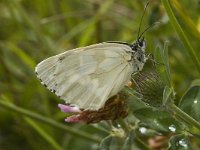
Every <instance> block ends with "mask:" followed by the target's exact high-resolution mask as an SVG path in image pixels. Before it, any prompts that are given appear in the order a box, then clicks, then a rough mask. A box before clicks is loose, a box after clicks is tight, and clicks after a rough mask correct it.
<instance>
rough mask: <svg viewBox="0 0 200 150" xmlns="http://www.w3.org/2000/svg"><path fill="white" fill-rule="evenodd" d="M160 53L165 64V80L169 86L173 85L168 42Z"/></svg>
mask: <svg viewBox="0 0 200 150" xmlns="http://www.w3.org/2000/svg"><path fill="white" fill-rule="evenodd" d="M159 50H160V55H161V58H162V60H163V63H164V65H165V72H164V73H165V80H166V82H167V85H168V86H169V87H172V84H171V76H170V68H169V57H168V42H165V44H164V49H159Z"/></svg>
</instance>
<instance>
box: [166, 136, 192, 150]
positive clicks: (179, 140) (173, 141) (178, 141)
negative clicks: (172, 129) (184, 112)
mask: <svg viewBox="0 0 200 150" xmlns="http://www.w3.org/2000/svg"><path fill="white" fill-rule="evenodd" d="M168 150H191V145H190V142H189V139H188V137H187V136H186V135H184V134H179V135H175V136H172V137H171V138H170V141H169V147H168Z"/></svg>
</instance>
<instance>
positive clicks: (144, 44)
mask: <svg viewBox="0 0 200 150" xmlns="http://www.w3.org/2000/svg"><path fill="white" fill-rule="evenodd" d="M138 46H139V47H141V48H145V47H146V42H145V40H141V41H138Z"/></svg>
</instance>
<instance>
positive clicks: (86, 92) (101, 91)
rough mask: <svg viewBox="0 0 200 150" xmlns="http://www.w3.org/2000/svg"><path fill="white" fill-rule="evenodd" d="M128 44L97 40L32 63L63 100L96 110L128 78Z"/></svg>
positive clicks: (129, 75)
mask: <svg viewBox="0 0 200 150" xmlns="http://www.w3.org/2000/svg"><path fill="white" fill-rule="evenodd" d="M130 51H131V48H130V47H129V46H128V45H125V44H118V43H106V42H105V43H100V44H94V45H91V46H87V47H83V48H77V49H73V50H69V51H66V52H64V53H62V54H59V55H56V56H53V57H50V58H48V59H46V60H44V61H42V62H41V63H39V64H38V65H37V67H36V73H37V76H38V78H39V79H40V80H41V81H42V83H43V84H44V85H45V86H46V87H47V88H48V89H49V90H51V91H52V92H54V93H55V94H56V95H57V96H59V97H61V98H62V99H64V100H65V102H66V103H72V104H77V105H78V106H79V107H80V108H83V109H93V110H98V109H99V108H101V107H102V106H103V104H104V103H105V101H106V100H107V99H108V98H110V97H111V96H113V95H115V94H117V93H118V92H119V90H121V89H122V88H123V87H124V85H125V84H126V83H127V82H128V80H130V77H131V73H132V72H133V70H132V65H131V63H129V60H130V59H131V54H130Z"/></svg>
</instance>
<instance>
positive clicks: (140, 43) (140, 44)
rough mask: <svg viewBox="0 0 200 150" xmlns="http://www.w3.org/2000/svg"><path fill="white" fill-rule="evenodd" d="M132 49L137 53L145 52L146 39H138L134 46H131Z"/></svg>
mask: <svg viewBox="0 0 200 150" xmlns="http://www.w3.org/2000/svg"><path fill="white" fill-rule="evenodd" d="M130 46H131V49H132V50H133V51H135V52H137V51H142V52H145V49H146V41H145V39H144V37H142V38H139V39H137V40H136V41H135V42H134V43H133V44H131V45H130Z"/></svg>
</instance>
